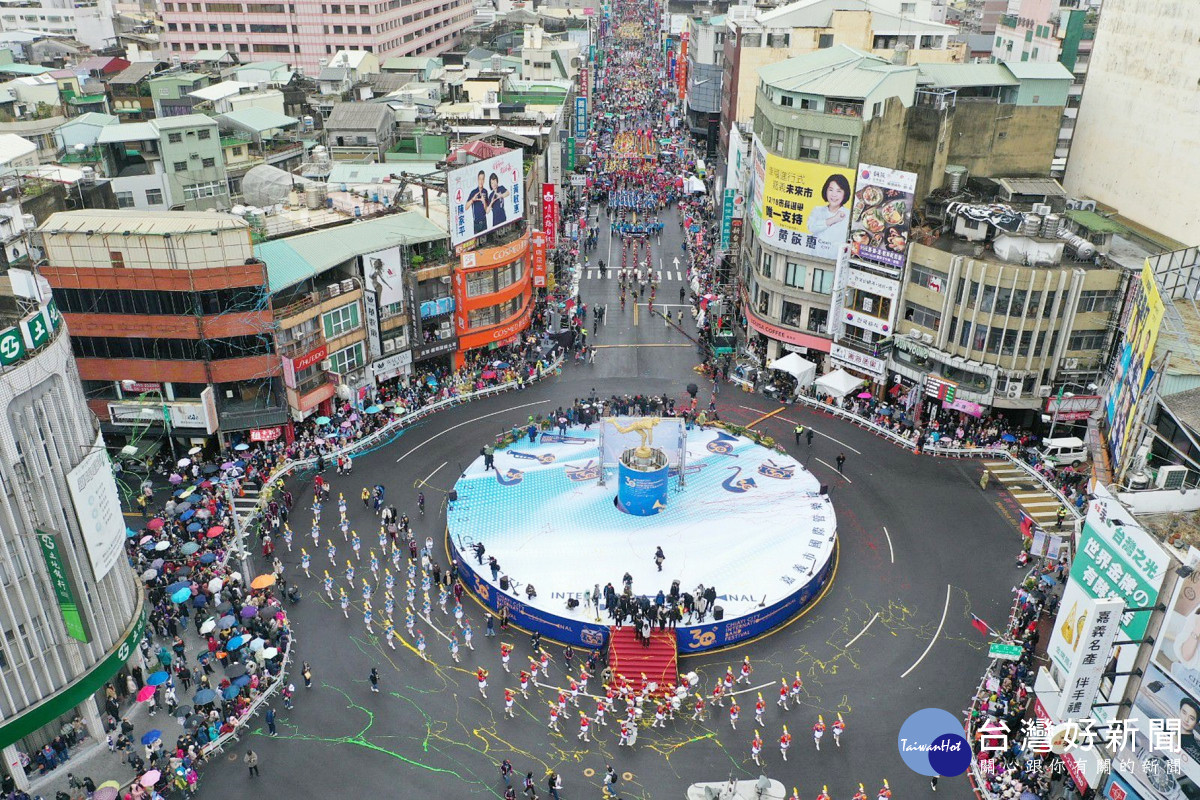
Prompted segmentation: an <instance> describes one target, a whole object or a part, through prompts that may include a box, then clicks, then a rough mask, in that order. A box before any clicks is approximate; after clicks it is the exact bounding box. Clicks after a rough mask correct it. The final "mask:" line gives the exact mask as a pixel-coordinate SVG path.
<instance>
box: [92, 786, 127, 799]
mask: <svg viewBox="0 0 1200 800" xmlns="http://www.w3.org/2000/svg"><path fill="white" fill-rule="evenodd" d="M119 796H120V787H117V786H103V787H99V788H97V789H96V791H94V792H92V800H117V798H118V797H119Z"/></svg>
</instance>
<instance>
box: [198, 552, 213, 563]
mask: <svg viewBox="0 0 1200 800" xmlns="http://www.w3.org/2000/svg"><path fill="white" fill-rule="evenodd" d="M216 560H217V554H216V553H205V554H204V555H202V556H200V563H201V564H211V563H212V562H214V561H216Z"/></svg>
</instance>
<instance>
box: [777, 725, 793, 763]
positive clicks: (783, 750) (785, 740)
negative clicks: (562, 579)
mask: <svg viewBox="0 0 1200 800" xmlns="http://www.w3.org/2000/svg"><path fill="white" fill-rule="evenodd" d="M791 746H792V735H791V734H790V733H788V732H787V731H786V730H784V732H783V736H780V737H779V752H780V754H781V755H782V756H783V760H784V761H787V751H788V748H789V747H791Z"/></svg>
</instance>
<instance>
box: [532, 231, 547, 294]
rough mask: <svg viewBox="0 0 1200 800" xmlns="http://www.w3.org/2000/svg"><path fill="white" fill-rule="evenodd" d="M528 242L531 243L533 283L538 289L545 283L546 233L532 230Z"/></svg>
mask: <svg viewBox="0 0 1200 800" xmlns="http://www.w3.org/2000/svg"><path fill="white" fill-rule="evenodd" d="M530 243H531V244H532V245H533V246H532V248H531V250H532V252H533V258H532V259H531V260H532V262H533V270H532V274H533V285H534V286H536V287H538V288H539V289H540V288H542V287H544V286H545V285H546V234H545V233H543V232H542V231H534V232H533V234H532V236H531V237H530Z"/></svg>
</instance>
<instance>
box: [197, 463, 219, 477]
mask: <svg viewBox="0 0 1200 800" xmlns="http://www.w3.org/2000/svg"><path fill="white" fill-rule="evenodd" d="M220 470H221V468H220V467H218V466H217V465H216V464H205V465H204V466H203V467H201V468H200V471H201V472H203V473H204V474H205V475H212V474H213V473H214V472H219V471H220Z"/></svg>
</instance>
